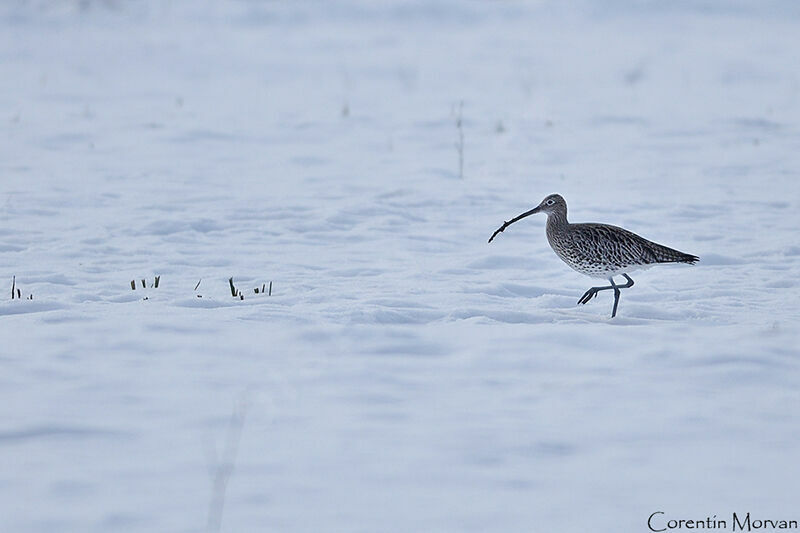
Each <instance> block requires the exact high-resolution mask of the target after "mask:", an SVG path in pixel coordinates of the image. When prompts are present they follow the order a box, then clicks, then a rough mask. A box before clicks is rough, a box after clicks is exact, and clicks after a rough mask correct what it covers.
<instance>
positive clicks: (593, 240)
mask: <svg viewBox="0 0 800 533" xmlns="http://www.w3.org/2000/svg"><path fill="white" fill-rule="evenodd" d="M540 212H542V213H546V214H547V226H546V233H547V241H548V242H549V243H550V247H551V248H552V249H553V251H554V252H555V253H556V255H557V256H558V257H559V258H560V259H561V260H562V261H564V262H565V263H566V264H567V265H569V266H570V267H571V268H572V269H573V270H575V271H577V272H580V273H581V274H585V275H587V276H590V277H593V278H605V279H607V280H608V282H609V283H610V284H611V285H607V286H603V287H592V288H590V289H589V290H587V291H586V292H585V293H584V294H583V296H581V297H580V299H579V300H578V305H581V304H587V303H589V301H590V300H591V299H592V298H595V297H597V293H598V292H600V291H605V290H610V289H613V290H614V308H613V309H612V311H611V318H614V317H615V316H617V306H618V305H619V296H620V289H629V288H631V287H633V279H632V278H631V277H630V276H629V275H628V273H630V272H632V271H634V270H639V269H644V268H650V267H651V266H653V265H655V264H659V263H688V264H690V265H693V264H695V263H696V262H698V261H699V260H700V258H699V257H698V256H696V255H692V254H687V253H683V252H679V251H678V250H675V249H672V248H668V247H667V246H664V245H663V244H658V243H655V242H653V241H649V240H647V239H645V238H644V237H640V236H639V235H637V234H635V233H633V232H632V231H628V230H626V229H624V228H620V227H618V226H612V225H610V224H597V223H584V224H571V223H570V222H569V221H567V202H566V200H564V198H563V197H562V196H561V195H560V194H551V195H549V196H546V197H545V199H544V200H542V202H541V203H540V204H539V205H537V206H536V207H534V208H533V209H531V210H530V211H526V212H525V213H522V214H521V215H519V216H518V217H514V218H512V219H511V220H509V221H506V222H503V225H502V226H500V228H498V229H497V230H496V231H495V232H494V233H493V234H492V236H491V237H490V238H489V242H492V241H493V240H494V238H495V237H496V236H497V235H498V234H499V233H502V232H503V231H505V229H506V228H507V227H508V226H510V225H511V224H513V223H514V222H517V221H518V220H522V219H523V218H525V217H527V216H530V215H533V214H536V213H540ZM614 276H622V277H624V278H625V280H626V283H625V284H624V285H623V284H619V285H618V284H617V283H615V282H614Z"/></svg>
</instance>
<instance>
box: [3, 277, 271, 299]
mask: <svg viewBox="0 0 800 533" xmlns="http://www.w3.org/2000/svg"><path fill="white" fill-rule="evenodd" d="M269 288H270V293H271V292H272V282H270V284H269ZM11 299H12V300H14V299H16V300H22V291H21V290H20V289H19V287H17V276H12V277H11ZM25 299H26V300H33V294H29V295H28V297H27V298H25Z"/></svg>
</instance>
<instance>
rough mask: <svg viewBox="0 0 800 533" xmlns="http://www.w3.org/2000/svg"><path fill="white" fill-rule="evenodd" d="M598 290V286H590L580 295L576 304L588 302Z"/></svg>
mask: <svg viewBox="0 0 800 533" xmlns="http://www.w3.org/2000/svg"><path fill="white" fill-rule="evenodd" d="M599 291H600V287H592V288H591V289H589V290H588V291H586V292H585V293H583V296H581V298H580V300H578V304H588V303H589V300H591V299H592V298H594V297H596V296H597V293H598V292H599Z"/></svg>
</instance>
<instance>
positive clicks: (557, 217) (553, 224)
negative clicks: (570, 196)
mask: <svg viewBox="0 0 800 533" xmlns="http://www.w3.org/2000/svg"><path fill="white" fill-rule="evenodd" d="M567 226H569V222H567V214H566V213H548V215H547V231H548V232H551V231H556V230H560V229H564V228H566V227H567Z"/></svg>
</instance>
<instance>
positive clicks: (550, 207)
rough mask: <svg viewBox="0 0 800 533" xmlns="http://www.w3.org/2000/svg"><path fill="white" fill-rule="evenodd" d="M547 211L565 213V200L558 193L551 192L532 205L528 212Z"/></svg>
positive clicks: (548, 212) (549, 212)
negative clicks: (537, 203)
mask: <svg viewBox="0 0 800 533" xmlns="http://www.w3.org/2000/svg"><path fill="white" fill-rule="evenodd" d="M539 212H542V213H547V214H548V215H551V214H553V213H566V212H567V202H566V200H564V198H563V197H562V196H561V195H560V194H551V195H549V196H547V197H545V199H544V200H542V203H540V204H539V205H538V206H536V207H534V208H533V209H532V210H531V211H530V214H534V213H539Z"/></svg>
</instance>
